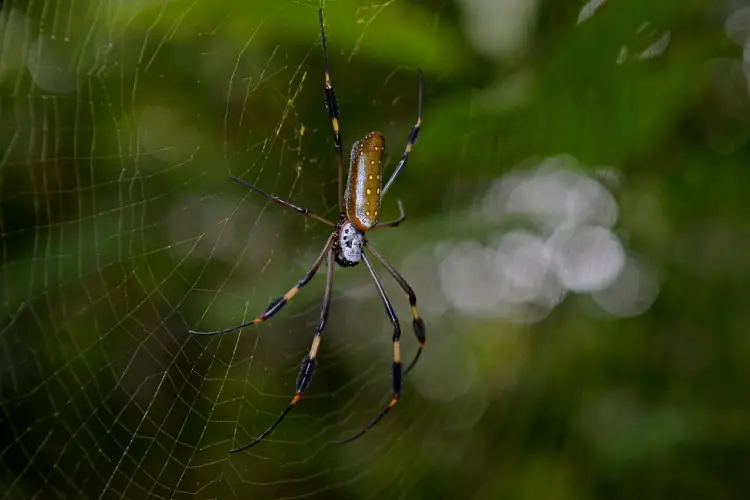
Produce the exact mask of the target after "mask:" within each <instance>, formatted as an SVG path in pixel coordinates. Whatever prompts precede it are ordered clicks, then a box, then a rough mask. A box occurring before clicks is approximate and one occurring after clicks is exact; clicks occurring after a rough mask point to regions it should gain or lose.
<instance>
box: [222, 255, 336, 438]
mask: <svg viewBox="0 0 750 500" xmlns="http://www.w3.org/2000/svg"><path fill="white" fill-rule="evenodd" d="M334 263H335V260H334V258H333V252H332V251H331V250H330V249H329V250H328V275H327V277H326V291H325V295H324V296H323V307H322V308H321V310H320V322H319V323H318V328H317V329H316V330H315V337H313V341H312V345H311V346H310V352H309V353H308V354H307V356H305V357H304V358H303V359H302V365H301V366H300V370H299V374H298V375H297V383H296V392H295V394H294V397H293V398H292V400H291V401H290V402H289V405H288V406H287V407H286V409H285V410H284V411H283V412H282V413H281V415H279V418H277V419H276V421H275V422H274V423H273V424H271V426H270V427H268V429H266V430H265V431H263V434H261V435H260V436H258V437H257V438H255V440H254V441H253V442H252V443H250V444H246V445H245V446H240V447H239V448H235V449H233V450H230V451H229V453H237V452H239V451H243V450H246V449H248V448H250V447H252V446H255V445H256V444H258V443H260V442H261V441H262V440H263V439H264V438H265V437H266V436H268V435H269V434H270V433H271V432H272V431H273V430H274V429H275V428H276V427H277V426H278V425H279V424H280V423H281V421H282V420H284V418H285V417H286V416H287V415H288V414H289V412H290V411H291V410H292V407H293V406H294V405H296V404H297V402H298V401H299V400H300V398H302V395H303V394H304V392H305V390H306V389H307V387H308V386H309V385H310V381H311V380H312V376H313V373H314V372H315V367H316V366H317V364H318V361H317V357H318V348H319V347H320V339H321V335H322V334H323V330H325V328H326V324H327V323H328V311H329V310H330V308H331V291H332V290H333V266H334Z"/></svg>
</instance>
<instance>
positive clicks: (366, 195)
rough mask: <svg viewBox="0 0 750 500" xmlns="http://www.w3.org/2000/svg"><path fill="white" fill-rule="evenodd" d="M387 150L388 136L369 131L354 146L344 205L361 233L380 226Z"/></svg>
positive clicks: (350, 219) (351, 220)
mask: <svg viewBox="0 0 750 500" xmlns="http://www.w3.org/2000/svg"><path fill="white" fill-rule="evenodd" d="M384 149H385V137H383V134H381V133H380V132H370V133H369V134H367V135H366V136H365V137H363V138H362V139H360V140H359V141H357V142H355V143H354V146H352V155H351V163H350V164H349V179H348V180H347V183H346V193H344V205H345V207H346V217H347V218H348V219H349V221H350V222H351V223H352V224H354V226H355V227H356V228H357V229H359V230H360V231H367V230H368V229H370V228H372V227H373V226H374V225H375V224H377V223H378V215H379V214H380V182H381V179H380V176H381V171H382V168H383V150H384Z"/></svg>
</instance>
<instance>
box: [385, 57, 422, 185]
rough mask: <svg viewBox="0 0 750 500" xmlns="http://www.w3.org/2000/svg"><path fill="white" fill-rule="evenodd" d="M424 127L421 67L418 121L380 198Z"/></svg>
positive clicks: (405, 159) (403, 163)
mask: <svg viewBox="0 0 750 500" xmlns="http://www.w3.org/2000/svg"><path fill="white" fill-rule="evenodd" d="M421 127H422V68H420V69H419V109H418V110H417V123H416V124H415V125H414V126H413V127H412V128H411V132H409V138H408V139H407V141H406V149H404V156H403V157H402V158H401V161H400V162H398V165H396V170H394V171H393V174H392V175H391V178H390V179H388V182H386V183H385V187H384V188H383V191H381V195H380V198H381V199H382V198H383V196H385V193H386V192H387V191H388V188H390V187H391V184H393V181H394V180H396V177H398V174H399V172H401V169H402V168H404V167H405V166H406V162H408V161H409V153H411V148H413V147H414V145H415V144H416V143H417V139H419V130H420V128H421Z"/></svg>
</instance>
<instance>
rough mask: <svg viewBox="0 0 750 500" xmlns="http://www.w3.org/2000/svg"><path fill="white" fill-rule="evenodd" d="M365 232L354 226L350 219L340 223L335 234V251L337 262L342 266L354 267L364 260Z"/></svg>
mask: <svg viewBox="0 0 750 500" xmlns="http://www.w3.org/2000/svg"><path fill="white" fill-rule="evenodd" d="M364 244H365V233H363V232H362V231H360V230H359V229H357V228H356V227H354V224H352V223H351V222H349V221H348V220H346V221H344V222H342V223H340V224H339V225H338V227H337V229H336V236H334V243H333V253H334V257H335V259H336V263H337V264H338V265H340V266H342V267H352V266H356V265H357V264H359V261H360V260H362V247H363V246H364Z"/></svg>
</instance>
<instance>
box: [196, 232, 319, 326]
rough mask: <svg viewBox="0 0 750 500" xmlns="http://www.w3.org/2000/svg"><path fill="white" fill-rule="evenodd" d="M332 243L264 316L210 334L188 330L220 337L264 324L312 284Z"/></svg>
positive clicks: (272, 304) (269, 306)
mask: <svg viewBox="0 0 750 500" xmlns="http://www.w3.org/2000/svg"><path fill="white" fill-rule="evenodd" d="M332 242H333V236H331V237H330V238H328V241H327V242H326V246H325V248H323V251H322V252H321V254H320V255H319V256H318V258H317V260H316V261H315V263H314V264H313V265H312V267H311V268H310V269H309V270H308V271H307V273H306V274H305V275H304V276H303V277H302V278H301V279H300V280H299V281H298V282H297V284H296V285H294V286H293V287H292V288H290V289H289V291H288V292H286V293H285V294H284V295H282V296H281V297H279V298H278V299H276V300H273V301H272V302H271V303H270V304H268V307H266V310H265V311H263V314H261V315H260V316H258V317H257V318H255V319H253V320H251V321H248V322H247V323H242V324H241V325H237V326H231V327H229V328H224V329H222V330H212V331H208V332H199V331H196V330H188V331H189V332H190V333H192V334H195V335H206V336H211V335H220V334H223V333H230V332H233V331H235V330H240V329H242V328H245V327H247V326H251V325H257V324H258V323H263V322H264V321H266V320H267V319H268V318H270V317H272V316H273V315H274V314H276V313H277V312H279V311H280V310H281V308H282V307H284V306H285V305H286V303H287V302H289V301H290V300H292V299H293V298H294V296H295V295H297V292H299V290H300V288H302V287H303V286H305V285H306V284H307V283H309V282H310V280H311V279H312V278H313V276H315V273H317V272H318V268H320V265H321V264H322V263H323V259H325V257H326V255H327V254H328V253H329V252H330V250H331V244H332ZM329 265H330V264H329Z"/></svg>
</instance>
